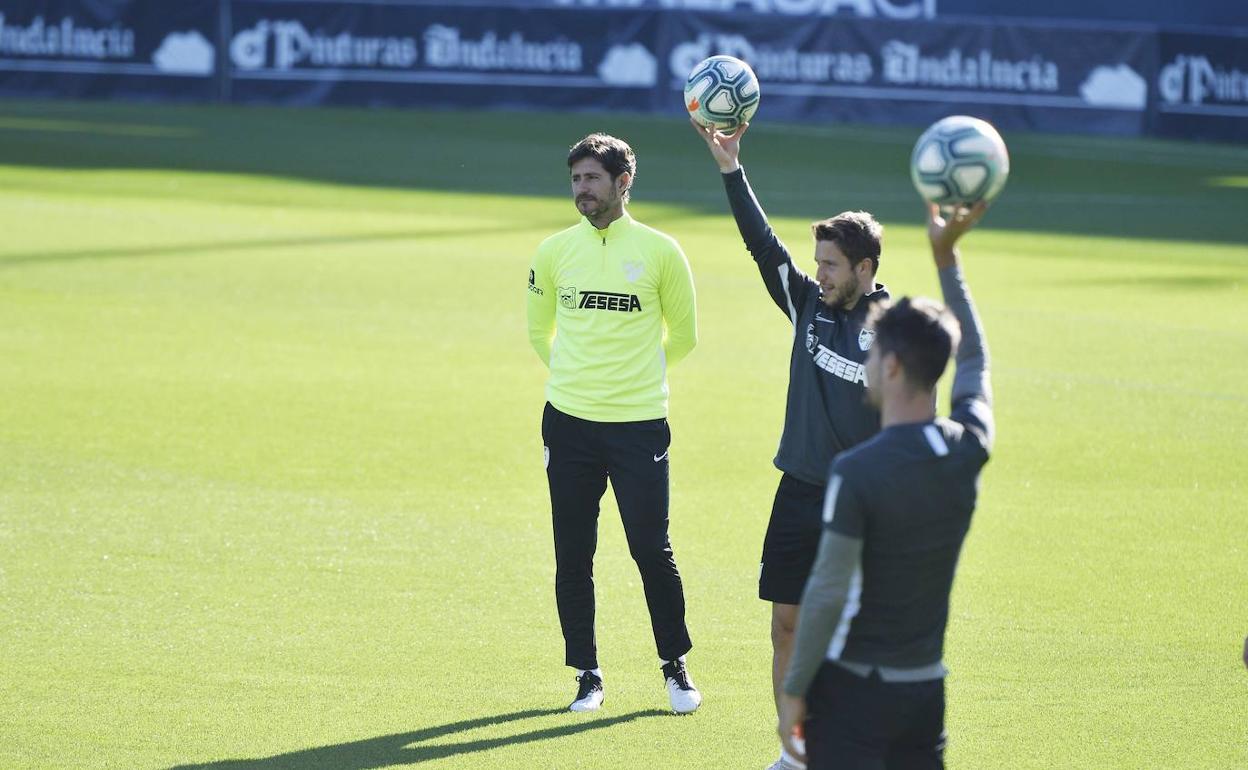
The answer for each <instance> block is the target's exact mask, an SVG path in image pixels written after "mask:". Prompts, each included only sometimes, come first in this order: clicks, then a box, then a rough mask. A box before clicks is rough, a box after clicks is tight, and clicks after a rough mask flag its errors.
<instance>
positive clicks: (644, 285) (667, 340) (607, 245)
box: [528, 212, 698, 422]
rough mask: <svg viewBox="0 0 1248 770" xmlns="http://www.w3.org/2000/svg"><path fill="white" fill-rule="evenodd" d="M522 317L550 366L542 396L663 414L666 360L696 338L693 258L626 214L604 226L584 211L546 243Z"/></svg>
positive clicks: (561, 402)
mask: <svg viewBox="0 0 1248 770" xmlns="http://www.w3.org/2000/svg"><path fill="white" fill-rule="evenodd" d="M528 317H529V341H530V342H532V344H533V349H534V350H536V351H537V355H538V356H539V357H540V358H541V359H542V361H543V362H544V363H545V364H546V365H547V366H548V367H549V369H550V377H549V378H548V379H547V381H546V398H547V400H548V401H550V403H551V404H552V405H553V406H554V407H555V408H556V409H558V410H559V411H561V412H565V413H567V414H570V415H573V416H574V417H580V418H581V419H584V420H595V421H597V422H631V421H634V420H653V419H657V418H660V417H666V416H667V397H668V391H667V367H668V366H671V365H672V364H674V363H676V362H677V361H679V360H680V359H682V358H684V357H685V356H686V355H687V354H688V353H689V351H691V350H693V348H694V346H695V345H696V344H697V340H698V327H697V310H696V298H695V295H694V288H693V273H692V271H690V269H689V261H688V260H687V259H686V258H685V255H684V252H682V251H681V250H680V246H679V245H678V244H677V243H676V241H675V240H674V239H672V238H671V237H669V236H667V235H664V234H663V233H660V232H659V231H658V230H655V229H653V228H651V227H647V226H646V225H643V224H641V223H640V222H637V221H635V220H634V219H633V218H632V217H630V216H629V215H628V213H627V212H625V213H624V215H623V216H622V217H620V218H619V219H617V220H615V221H614V222H612V223H611V224H610V225H608V226H607V228H606V229H605V230H598V229H597V228H595V227H594V226H593V225H592V224H591V223H590V222H589V220H588V219H584V218H582V219H581V222H580V224H577V225H575V226H573V227H570V228H568V229H567V230H563V231H561V232H558V233H555V234H554V235H552V236H550V237H549V238H547V239H546V240H545V241H542V243H541V245H540V246H538V248H537V254H536V255H535V256H534V257H533V263H532V265H531V266H530V268H529V301H528ZM665 327H666V334H665V333H664V331H665Z"/></svg>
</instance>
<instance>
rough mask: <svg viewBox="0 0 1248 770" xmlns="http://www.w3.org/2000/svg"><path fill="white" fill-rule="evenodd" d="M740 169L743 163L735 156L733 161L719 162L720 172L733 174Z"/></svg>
mask: <svg viewBox="0 0 1248 770" xmlns="http://www.w3.org/2000/svg"><path fill="white" fill-rule="evenodd" d="M740 170H741V163H740V162H739V161H738V160H737V159H736V158H733V159H732V162H731V163H724V162H720V164H719V173H721V174H733V173H736V172H737V171H740Z"/></svg>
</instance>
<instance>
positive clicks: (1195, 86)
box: [1154, 32, 1248, 142]
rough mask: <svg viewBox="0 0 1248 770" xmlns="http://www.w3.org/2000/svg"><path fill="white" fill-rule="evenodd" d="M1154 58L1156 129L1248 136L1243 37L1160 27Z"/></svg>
mask: <svg viewBox="0 0 1248 770" xmlns="http://www.w3.org/2000/svg"><path fill="white" fill-rule="evenodd" d="M1159 64H1160V66H1159V67H1158V69H1157V78H1156V92H1157V102H1156V109H1157V122H1156V125H1155V127H1154V128H1155V130H1156V132H1157V133H1159V134H1161V135H1163V136H1175V137H1183V138H1205V139H1216V140H1221V141H1235V142H1248V38H1244V37H1234V36H1230V35H1197V34H1180V33H1170V32H1163V33H1162V34H1161V55H1160V62H1159Z"/></svg>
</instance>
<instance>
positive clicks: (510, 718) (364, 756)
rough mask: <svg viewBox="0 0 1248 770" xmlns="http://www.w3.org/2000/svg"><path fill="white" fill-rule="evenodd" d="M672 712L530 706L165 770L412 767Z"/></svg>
mask: <svg viewBox="0 0 1248 770" xmlns="http://www.w3.org/2000/svg"><path fill="white" fill-rule="evenodd" d="M556 714H566V715H568V718H569V719H576V720H578V721H575V722H572V723H570V724H565V725H560V726H558V727H547V728H543V729H541V730H530V731H528V732H520V733H516V734H514V735H508V736H504V737H502V738H481V739H477V740H468V741H459V742H456V743H444V744H437V745H431V746H413V745H412V744H419V743H422V742H424V741H429V740H432V739H434V738H440V737H442V736H445V735H455V734H457V733H463V732H468V731H470V730H475V729H477V728H481V727H491V726H495V725H500V724H505V723H507V722H519V721H523V720H525V719H534V718H537V717H545V716H554V715H556ZM658 716H670V713H669V712H666V711H660V710H659V709H646V710H643V711H633V712H630V713H628V714H620V715H619V716H613V717H604V718H594V719H592V720H591V721H581V720H582V719H583V718H581V717H576V716H573V715H571V714H569V712H568V711H567V709H561V708H560V709H529V710H527V711H515V712H512V713H510V714H499V715H497V716H489V717H479V718H477V719H465V720H463V721H461V722H451V723H450V724H445V725H439V726H437V727H426V728H424V729H422V730H413V731H411V732H406V733H394V734H392V735H382V736H379V737H376V738H366V739H364V740H361V741H351V742H350V743H338V744H334V745H333V746H320V747H318V748H314V749H304V750H302V751H292V752H288V753H286V754H277V755H274V756H271V757H261V758H259V759H226V760H221V761H219V762H207V763H203V764H191V765H177V766H175V767H172V768H169V770H314V769H315V770H374V769H375V768H384V767H398V766H402V765H415V764H419V763H421V762H428V761H430V760H435V759H443V758H445V757H452V756H457V755H460V754H473V753H476V752H481V751H488V750H490V749H496V748H500V747H502V746H512V745H517V744H522V743H533V742H535V741H545V740H550V739H552V738H563V737H566V736H569V735H576V734H578V733H583V732H588V731H590V730H599V729H602V728H607V727H613V726H614V725H618V724H623V723H625V722H632V721H633V720H636V719H641V718H644V717H658Z"/></svg>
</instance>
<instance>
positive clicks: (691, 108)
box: [689, 99, 702, 112]
mask: <svg viewBox="0 0 1248 770" xmlns="http://www.w3.org/2000/svg"><path fill="white" fill-rule="evenodd" d="M701 106H702V105H700V104H698V100H697V99H694V100H693V101H691V102H689V111H690V112H697V111H698V108H699V107H701Z"/></svg>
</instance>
